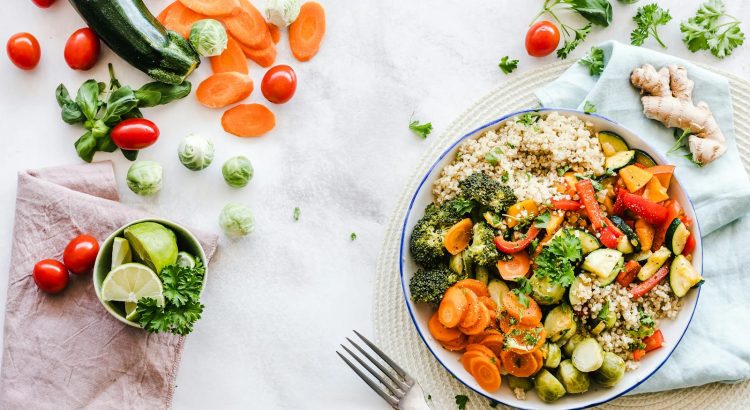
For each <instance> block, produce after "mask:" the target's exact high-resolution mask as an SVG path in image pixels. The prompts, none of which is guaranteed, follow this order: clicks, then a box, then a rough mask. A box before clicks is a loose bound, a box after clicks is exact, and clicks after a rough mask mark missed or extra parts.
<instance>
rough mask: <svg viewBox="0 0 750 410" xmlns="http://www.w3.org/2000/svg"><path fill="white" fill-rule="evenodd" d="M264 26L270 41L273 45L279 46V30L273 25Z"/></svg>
mask: <svg viewBox="0 0 750 410" xmlns="http://www.w3.org/2000/svg"><path fill="white" fill-rule="evenodd" d="M266 26H268V33H270V34H271V40H272V41H273V43H274V44H279V40H281V30H279V28H278V27H276V25H275V24H271V23H266Z"/></svg>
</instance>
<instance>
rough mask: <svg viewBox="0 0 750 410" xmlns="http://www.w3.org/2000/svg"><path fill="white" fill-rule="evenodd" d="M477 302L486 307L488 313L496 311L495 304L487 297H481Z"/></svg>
mask: <svg viewBox="0 0 750 410" xmlns="http://www.w3.org/2000/svg"><path fill="white" fill-rule="evenodd" d="M479 302H481V303H482V304H484V305H485V306H487V309H489V310H490V312H496V311H497V303H495V301H494V300H492V298H490V297H489V296H481V297H480V298H479Z"/></svg>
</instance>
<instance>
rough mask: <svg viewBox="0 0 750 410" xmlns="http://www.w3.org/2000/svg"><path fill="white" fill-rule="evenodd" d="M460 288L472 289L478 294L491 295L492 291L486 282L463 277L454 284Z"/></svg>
mask: <svg viewBox="0 0 750 410" xmlns="http://www.w3.org/2000/svg"><path fill="white" fill-rule="evenodd" d="M453 286H455V287H457V288H459V289H470V290H471V291H472V292H474V293H476V294H477V296H479V297H482V296H490V291H489V290H488V289H487V285H485V284H484V283H482V282H480V281H478V280H476V279H463V280H459V281H458V282H456V284H455V285H453Z"/></svg>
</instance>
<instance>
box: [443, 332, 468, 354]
mask: <svg viewBox="0 0 750 410" xmlns="http://www.w3.org/2000/svg"><path fill="white" fill-rule="evenodd" d="M467 340H468V338H467V337H466V335H461V336H459V337H458V338H456V339H453V340H450V341H447V342H440V345H441V346H443V348H444V349H446V350H450V351H451V352H458V351H460V350H464V348H466V343H467Z"/></svg>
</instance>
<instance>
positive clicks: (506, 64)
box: [497, 56, 518, 74]
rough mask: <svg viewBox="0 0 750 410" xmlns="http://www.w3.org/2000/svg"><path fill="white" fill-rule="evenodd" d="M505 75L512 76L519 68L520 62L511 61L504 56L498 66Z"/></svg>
mask: <svg viewBox="0 0 750 410" xmlns="http://www.w3.org/2000/svg"><path fill="white" fill-rule="evenodd" d="M497 66H498V67H500V69H501V70H502V71H503V73H505V74H510V73H512V72H513V71H515V69H516V68H518V60H511V59H510V57H508V56H504V57H503V58H501V59H500V64H498V65H497Z"/></svg>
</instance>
